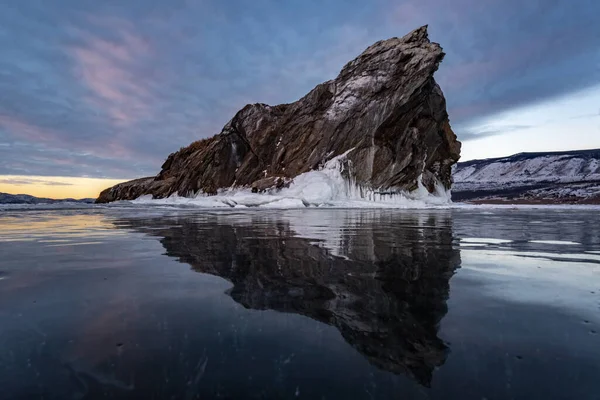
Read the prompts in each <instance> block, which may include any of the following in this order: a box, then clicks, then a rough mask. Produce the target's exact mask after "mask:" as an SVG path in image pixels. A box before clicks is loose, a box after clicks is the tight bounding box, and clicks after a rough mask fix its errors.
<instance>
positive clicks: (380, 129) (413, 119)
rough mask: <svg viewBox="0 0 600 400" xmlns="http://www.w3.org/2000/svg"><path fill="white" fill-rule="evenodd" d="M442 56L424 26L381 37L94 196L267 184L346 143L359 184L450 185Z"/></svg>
mask: <svg viewBox="0 0 600 400" xmlns="http://www.w3.org/2000/svg"><path fill="white" fill-rule="evenodd" d="M443 57H444V53H443V51H442V48H441V47H440V45H439V44H437V43H432V42H430V41H429V38H428V36H427V27H426V26H424V27H421V28H419V29H416V30H414V31H413V32H411V33H409V34H408V35H406V36H404V37H403V38H392V39H388V40H383V41H379V42H377V43H375V44H373V45H372V46H370V47H369V48H367V49H366V50H365V51H364V52H363V53H362V54H361V55H360V56H358V57H357V58H356V59H355V60H353V61H351V62H349V63H348V64H346V66H344V68H343V69H342V71H341V72H340V74H339V75H338V77H337V78H335V79H334V80H331V81H327V82H325V83H322V84H320V85H318V86H317V87H315V88H314V89H313V90H312V91H310V92H309V93H308V94H307V95H306V96H304V97H303V98H301V99H300V100H298V101H296V102H294V103H290V104H281V105H278V106H268V105H266V104H249V105H247V106H245V107H244V108H243V109H242V110H240V111H239V112H238V113H237V114H236V115H235V116H234V117H233V118H232V119H231V121H229V122H228V123H227V124H226V125H225V127H224V128H223V130H222V131H221V133H220V134H218V135H216V136H214V137H212V138H209V139H204V140H201V141H198V142H194V143H192V144H191V145H190V146H188V147H185V148H182V149H181V150H179V151H177V152H175V153H173V154H171V155H169V157H168V158H167V160H166V161H165V163H164V164H163V166H162V170H161V172H160V173H159V174H158V175H157V176H156V177H154V178H144V179H141V180H135V181H131V182H126V183H123V184H119V185H116V186H114V187H112V188H109V189H106V190H105V191H103V192H102V193H101V194H100V197H99V198H98V199H97V202H100V203H104V202H110V201H114V200H130V199H134V198H136V197H138V196H140V195H142V194H151V195H152V196H153V197H154V198H164V197H168V196H170V195H172V194H175V193H177V194H179V195H180V196H190V195H193V194H195V193H197V192H199V191H202V192H204V193H206V194H215V193H216V192H217V190H218V189H220V188H228V187H232V186H236V187H248V188H251V187H259V186H260V188H261V189H260V190H265V189H267V188H266V187H264V183H265V181H264V179H265V178H270V177H281V178H282V180H284V181H286V180H287V181H289V180H290V179H292V178H294V177H296V176H297V175H299V174H302V173H304V172H308V171H310V170H314V169H317V168H319V167H320V166H322V165H323V164H324V163H325V162H327V161H328V160H330V159H332V158H333V157H336V156H338V155H341V154H343V153H345V152H347V151H349V150H352V151H350V152H349V153H348V155H347V159H348V161H350V162H349V163H347V165H348V166H349V168H348V169H347V171H346V174H347V175H346V176H347V177H349V178H352V180H353V181H355V182H356V184H357V185H359V186H361V187H365V188H369V189H373V190H376V191H385V192H398V191H411V190H414V189H416V188H417V185H418V180H419V179H421V180H422V182H423V184H424V185H425V187H426V188H427V189H428V190H429V191H430V192H433V191H434V186H435V183H436V182H439V183H441V184H442V185H443V186H444V187H445V188H447V189H448V188H450V185H451V184H452V177H451V166H452V165H453V164H454V163H455V162H456V161H457V160H458V159H459V157H460V142H458V141H457V140H456V135H455V134H454V133H453V132H452V129H451V128H450V124H449V121H448V114H447V112H446V102H445V99H444V96H443V94H442V91H441V89H440V87H439V86H438V85H437V83H436V82H435V80H434V78H433V74H434V72H435V71H436V70H437V68H438V65H439V63H440V62H441V61H442V59H443ZM257 181H259V182H257ZM273 181H274V182H279V180H277V179H274V180H273ZM260 190H259V191H260Z"/></svg>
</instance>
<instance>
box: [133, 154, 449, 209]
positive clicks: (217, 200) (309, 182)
mask: <svg viewBox="0 0 600 400" xmlns="http://www.w3.org/2000/svg"><path fill="white" fill-rule="evenodd" d="M351 151H352V149H351V150H348V151H347V152H345V153H344V154H341V155H339V156H337V157H334V158H332V159H331V160H329V161H328V162H327V163H325V165H324V166H323V167H322V168H321V169H319V170H317V171H310V172H306V173H304V174H301V175H298V176H297V177H296V178H294V180H293V181H292V183H291V184H290V186H289V187H287V188H283V189H281V190H277V191H273V192H271V193H252V192H251V190H250V189H247V188H244V189H239V188H235V189H233V188H230V189H226V190H222V191H220V192H219V193H218V194H217V195H212V196H207V195H205V194H202V193H200V194H198V195H196V196H195V197H181V196H177V195H173V196H171V197H168V198H166V199H152V196H149V195H147V196H141V197H139V198H137V199H136V200H133V201H132V203H134V204H151V205H155V204H161V205H185V206H195V207H201V208H231V207H235V208H244V207H262V208H282V209H290V208H306V207H328V208H431V207H448V206H450V204H451V203H452V201H451V199H450V191H449V190H446V189H445V188H444V187H443V185H442V184H441V183H437V184H436V187H435V193H433V194H432V193H429V191H428V190H427V189H426V188H425V187H424V186H423V184H422V182H421V179H420V178H419V180H418V188H417V189H416V190H414V191H412V192H410V193H394V194H380V193H377V192H376V191H374V190H371V189H366V188H364V187H361V186H360V185H357V184H356V182H353V181H350V180H348V179H345V178H344V177H343V176H342V173H343V172H344V168H346V167H345V165H344V164H345V163H344V161H345V160H346V156H347V154H348V153H350V152H351Z"/></svg>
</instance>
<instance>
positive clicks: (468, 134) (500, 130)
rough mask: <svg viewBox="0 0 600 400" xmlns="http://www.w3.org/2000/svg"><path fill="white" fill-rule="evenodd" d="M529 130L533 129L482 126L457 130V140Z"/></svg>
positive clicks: (525, 126)
mask: <svg viewBox="0 0 600 400" xmlns="http://www.w3.org/2000/svg"><path fill="white" fill-rule="evenodd" d="M531 128H533V126H531V125H487V126H486V125H484V126H477V127H469V128H466V129H461V130H457V132H458V135H457V136H458V139H459V140H461V141H463V142H466V141H469V140H477V139H483V138H485V137H490V136H498V135H503V134H506V133H510V132H514V131H520V130H525V129H531Z"/></svg>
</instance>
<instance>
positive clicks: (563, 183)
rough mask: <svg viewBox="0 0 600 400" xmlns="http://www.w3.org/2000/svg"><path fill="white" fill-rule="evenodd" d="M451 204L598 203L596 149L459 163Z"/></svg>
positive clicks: (599, 164)
mask: <svg viewBox="0 0 600 400" xmlns="http://www.w3.org/2000/svg"><path fill="white" fill-rule="evenodd" d="M453 177H454V185H453V187H452V198H453V200H455V201H476V202H524V203H526V202H532V203H590V204H599V203H600V149H596V150H576V151H561V152H545V153H519V154H515V155H512V156H509V157H502V158H489V159H485V160H471V161H466V162H461V163H458V164H457V165H456V166H455V168H454V171H453Z"/></svg>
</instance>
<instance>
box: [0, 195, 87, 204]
mask: <svg viewBox="0 0 600 400" xmlns="http://www.w3.org/2000/svg"><path fill="white" fill-rule="evenodd" d="M93 202H94V199H71V198H67V199H50V198H47V197H35V196H31V195H28V194H10V193H2V192H0V204H55V203H93Z"/></svg>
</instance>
